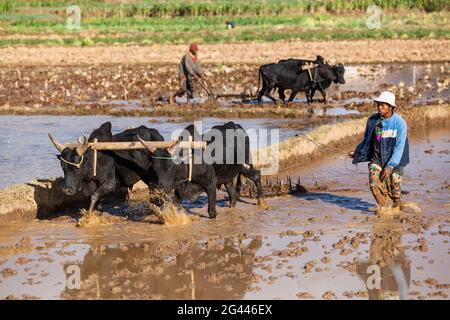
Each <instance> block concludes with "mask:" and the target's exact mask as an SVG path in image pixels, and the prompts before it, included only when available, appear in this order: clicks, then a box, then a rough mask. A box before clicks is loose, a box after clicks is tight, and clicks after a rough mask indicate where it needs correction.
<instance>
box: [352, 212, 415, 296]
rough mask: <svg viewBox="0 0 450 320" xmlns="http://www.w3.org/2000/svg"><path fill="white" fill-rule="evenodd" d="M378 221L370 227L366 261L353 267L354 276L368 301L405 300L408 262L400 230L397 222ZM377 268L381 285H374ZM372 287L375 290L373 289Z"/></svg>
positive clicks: (409, 279) (409, 274)
mask: <svg viewBox="0 0 450 320" xmlns="http://www.w3.org/2000/svg"><path fill="white" fill-rule="evenodd" d="M387 219H389V218H386V220H380V221H379V222H378V223H377V224H376V225H375V226H374V227H373V231H372V232H373V238H372V242H371V245H370V256H369V261H366V262H361V263H359V264H358V265H357V270H356V271H357V273H358V275H359V277H360V278H361V279H362V280H363V281H364V283H365V284H366V288H367V291H368V293H369V299H371V300H379V299H401V300H406V299H408V288H409V286H410V283H411V262H410V261H409V259H408V257H407V256H406V253H405V250H404V247H403V245H402V242H401V238H402V228H401V225H400V223H399V222H394V221H392V220H391V221H387ZM370 266H378V267H379V268H380V269H379V271H380V272H379V275H380V278H381V281H380V282H379V283H378V284H379V285H377V283H376V281H373V280H374V276H373V275H374V271H373V269H372V270H371V269H370ZM374 284H375V286H373V285H374Z"/></svg>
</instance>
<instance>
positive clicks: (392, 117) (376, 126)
mask: <svg viewBox="0 0 450 320" xmlns="http://www.w3.org/2000/svg"><path fill="white" fill-rule="evenodd" d="M374 101H375V102H376V104H377V108H378V113H375V114H373V115H372V116H370V117H369V119H368V120H367V125H366V131H365V133H364V139H363V141H362V142H361V143H360V144H359V145H358V146H357V147H356V150H355V152H352V153H350V154H349V155H350V157H352V158H353V164H357V163H359V162H365V161H369V184H370V191H371V192H372V194H373V196H374V198H375V200H376V201H377V203H378V205H379V206H380V207H389V206H390V205H391V201H390V199H391V200H392V202H393V206H394V207H396V206H400V204H401V200H400V198H401V183H402V176H403V168H404V167H405V166H406V165H407V164H408V163H409V145H408V137H407V134H408V133H407V126H406V122H405V120H403V118H402V117H401V116H400V115H399V114H398V113H395V108H396V107H397V106H396V104H395V95H394V94H393V93H392V92H390V91H383V92H381V94H380V96H379V97H377V98H375V99H374Z"/></svg>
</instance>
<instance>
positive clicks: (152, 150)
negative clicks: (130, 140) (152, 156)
mask: <svg viewBox="0 0 450 320" xmlns="http://www.w3.org/2000/svg"><path fill="white" fill-rule="evenodd" d="M137 137H138V139H139V141H140V142H141V143H142V145H143V146H144V147H145V148H146V149H147V150H148V151H150V152H151V153H153V152H155V151H156V148H155V147H154V146H152V145H151V144H150V143H148V142H147V141H145V140H143V139H142V138H141V137H139V135H138V136H137Z"/></svg>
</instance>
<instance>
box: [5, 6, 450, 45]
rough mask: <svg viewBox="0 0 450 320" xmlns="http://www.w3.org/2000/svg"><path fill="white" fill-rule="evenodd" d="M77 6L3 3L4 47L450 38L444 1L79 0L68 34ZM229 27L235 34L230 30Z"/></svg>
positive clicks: (448, 13)
mask: <svg viewBox="0 0 450 320" xmlns="http://www.w3.org/2000/svg"><path fill="white" fill-rule="evenodd" d="M72 3H74V2H70V1H61V0H47V1H35V0H29V1H12V0H3V1H1V2H0V33H1V34H3V35H4V36H3V37H2V38H0V45H3V46H5V45H18V44H25V45H34V44H66V45H91V44H96V43H138V44H139V43H141V44H146V43H181V42H186V41H189V40H193V39H194V40H196V41H198V42H236V41H274V40H288V39H305V40H332V39H357V38H423V37H428V38H449V37H450V28H449V21H448V20H449V18H450V11H449V4H448V3H449V2H448V1H443V0H417V1H413V0H378V1H376V0H375V1H369V0H353V1H344V0H328V1H327V0H323V1H320V0H317V1H312V0H311V1H307V0H304V1H301V0H298V1H292V0H291V1H288V0H278V1H277V0H263V1H254V0H247V1H243V0H233V1H231V0H223V1H212V0H211V1H204V0H199V1H195V0H191V1H173V0H169V1H131V0H128V1H119V0H104V1H93V0H78V1H76V3H77V5H78V6H79V7H80V9H81V28H80V29H79V30H68V28H67V25H66V18H67V17H66V8H67V6H68V5H69V4H72ZM373 4H376V5H378V6H379V7H380V8H381V10H382V15H381V16H380V19H381V29H376V30H373V29H368V27H367V19H368V17H369V15H370V13H368V12H367V8H368V6H370V5H373ZM226 21H233V22H234V25H235V28H234V29H231V30H228V29H227V28H226V27H225V22H226ZM19 35H20V36H19ZM51 35H55V37H52V36H51Z"/></svg>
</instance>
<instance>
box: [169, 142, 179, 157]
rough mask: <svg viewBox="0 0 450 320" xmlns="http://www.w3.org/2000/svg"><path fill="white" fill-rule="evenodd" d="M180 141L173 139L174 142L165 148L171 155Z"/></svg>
mask: <svg viewBox="0 0 450 320" xmlns="http://www.w3.org/2000/svg"><path fill="white" fill-rule="evenodd" d="M180 142H181V140H177V141H174V142H173V143H172V144H171V145H170V147H168V148H167V151H168V152H169V153H170V154H171V155H173V154H174V153H175V151H176V150H177V148H178V146H179V144H180Z"/></svg>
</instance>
